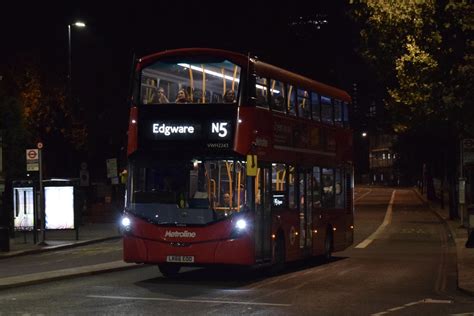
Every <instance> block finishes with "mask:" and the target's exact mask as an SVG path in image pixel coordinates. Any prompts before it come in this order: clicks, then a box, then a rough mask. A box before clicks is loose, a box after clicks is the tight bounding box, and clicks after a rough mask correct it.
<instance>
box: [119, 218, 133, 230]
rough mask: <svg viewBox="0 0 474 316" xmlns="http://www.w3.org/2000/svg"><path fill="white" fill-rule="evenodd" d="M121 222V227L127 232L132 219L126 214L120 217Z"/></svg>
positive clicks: (130, 226)
mask: <svg viewBox="0 0 474 316" xmlns="http://www.w3.org/2000/svg"><path fill="white" fill-rule="evenodd" d="M121 224H122V229H123V230H124V231H126V232H129V231H130V229H131V228H132V221H131V220H130V218H128V217H127V216H124V217H122V221H121Z"/></svg>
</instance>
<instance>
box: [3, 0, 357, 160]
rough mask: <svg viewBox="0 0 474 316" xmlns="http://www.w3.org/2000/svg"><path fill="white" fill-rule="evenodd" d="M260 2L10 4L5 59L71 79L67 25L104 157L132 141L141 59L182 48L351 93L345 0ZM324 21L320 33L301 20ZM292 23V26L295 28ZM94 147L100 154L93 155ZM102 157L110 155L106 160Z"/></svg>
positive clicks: (77, 87)
mask: <svg viewBox="0 0 474 316" xmlns="http://www.w3.org/2000/svg"><path fill="white" fill-rule="evenodd" d="M285 3H286V4H285V5H282V4H280V3H277V2H273V3H266V4H263V3H262V4H256V1H254V2H250V5H249V2H243V1H242V2H241V1H233V2H230V1H221V2H213V3H212V4H211V3H210V2H208V3H206V2H203V1H192V2H187V1H154V2H139V1H134V2H133V3H128V2H127V3H125V4H119V2H118V1H114V2H110V4H103V3H102V1H95V3H91V2H87V3H86V2H81V3H80V4H79V3H78V2H72V1H63V2H62V3H58V4H56V5H53V4H52V3H51V2H48V1H34V2H31V3H24V2H17V3H10V4H9V9H8V10H6V9H5V7H4V6H5V4H3V5H2V6H3V8H2V10H1V13H0V32H1V33H0V35H1V36H0V40H1V43H2V44H1V49H0V58H1V60H2V64H4V65H5V64H8V65H10V66H11V65H14V64H15V63H17V62H18V60H19V59H21V58H28V59H30V60H34V62H35V63H37V64H39V65H40V67H41V69H42V70H43V73H45V74H46V75H47V76H52V77H53V78H57V80H58V81H62V80H66V74H67V56H68V50H67V47H68V46H67V42H68V36H67V25H68V24H69V23H73V22H75V21H76V20H81V21H83V22H85V23H86V24H87V27H86V28H84V29H77V28H73V29H72V78H73V86H74V91H75V94H77V96H76V97H78V99H79V100H80V103H81V105H82V106H83V107H84V108H85V109H86V113H87V115H86V121H87V124H88V126H89V128H90V134H92V135H93V137H92V138H91V139H93V142H95V144H92V147H91V148H94V147H95V148H96V149H98V148H100V149H101V151H102V152H101V155H98V153H99V150H97V155H98V156H97V158H98V159H103V158H110V156H116V155H118V151H119V150H120V148H121V147H123V146H124V145H125V140H126V135H125V133H126V128H127V119H128V117H127V116H128V104H127V94H128V91H129V87H128V85H129V76H130V69H131V65H132V59H133V56H134V54H135V55H136V56H137V57H141V56H144V55H148V54H151V53H154V52H157V51H161V50H165V49H172V48H181V47H213V48H222V49H229V50H233V51H237V52H241V53H245V54H247V53H248V52H250V53H251V54H253V55H256V56H258V57H259V58H260V59H261V60H263V61H266V62H268V63H271V64H275V65H277V66H280V67H282V68H287V69H289V70H292V71H295V72H297V73H300V74H303V75H306V76H308V77H311V78H313V79H316V80H319V81H323V82H326V83H329V84H333V85H335V86H337V87H340V88H343V89H346V90H348V89H349V88H350V87H351V84H352V82H353V81H354V80H358V79H357V73H358V71H357V63H358V62H357V59H356V57H355V54H354V44H355V42H354V38H355V36H354V35H355V32H356V31H355V30H354V27H353V25H352V24H351V23H350V21H349V19H348V18H347V16H346V15H345V13H344V1H340V0H338V1H311V2H309V1H308V2H305V1H302V2H301V3H302V4H298V2H295V1H289V2H288V1H287V2H285ZM318 18H323V19H324V18H326V19H327V20H328V22H329V23H328V24H326V25H323V26H322V28H321V29H319V30H318V29H317V28H316V27H315V26H311V25H310V26H308V25H297V26H294V22H298V21H302V20H303V21H304V20H308V19H313V20H314V19H318ZM292 24H293V26H291V25H292ZM91 150H92V151H93V149H91ZM102 156H103V157H102Z"/></svg>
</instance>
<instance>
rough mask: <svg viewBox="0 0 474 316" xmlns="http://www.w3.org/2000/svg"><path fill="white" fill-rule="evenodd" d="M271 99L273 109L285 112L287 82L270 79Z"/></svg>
mask: <svg viewBox="0 0 474 316" xmlns="http://www.w3.org/2000/svg"><path fill="white" fill-rule="evenodd" d="M270 101H271V105H272V109H273V111H276V112H282V113H285V84H284V83H283V82H281V81H277V80H274V79H272V80H270Z"/></svg>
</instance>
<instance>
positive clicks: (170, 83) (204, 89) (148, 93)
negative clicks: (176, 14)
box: [140, 57, 241, 104]
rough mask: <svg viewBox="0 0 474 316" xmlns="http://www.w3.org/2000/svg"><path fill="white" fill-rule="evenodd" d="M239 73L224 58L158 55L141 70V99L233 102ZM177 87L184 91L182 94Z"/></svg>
mask: <svg viewBox="0 0 474 316" xmlns="http://www.w3.org/2000/svg"><path fill="white" fill-rule="evenodd" d="M240 73H241V67H239V66H238V65H236V64H234V63H232V62H230V61H228V60H212V59H210V58H209V57H205V58H202V59H199V58H193V59H192V60H189V59H184V58H183V59H176V58H173V59H169V60H167V59H162V60H160V61H157V62H155V63H153V64H151V65H149V66H147V67H145V68H144V69H143V70H142V73H141V91H140V95H141V101H142V103H143V104H159V103H236V102H237V96H238V91H239V82H240ZM180 90H183V92H184V97H182V98H181V96H182V95H181V96H180V95H179V93H180ZM183 92H181V93H183Z"/></svg>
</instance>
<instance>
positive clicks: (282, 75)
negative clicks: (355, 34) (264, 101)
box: [136, 48, 351, 102]
mask: <svg viewBox="0 0 474 316" xmlns="http://www.w3.org/2000/svg"><path fill="white" fill-rule="evenodd" d="M198 55H211V56H219V57H224V58H227V59H229V60H230V61H232V62H234V63H236V64H239V65H240V66H241V67H244V68H247V65H249V64H252V65H253V67H254V69H255V70H256V71H257V73H258V74H259V75H262V76H268V77H271V78H272V79H276V80H280V81H282V82H285V83H289V84H292V85H296V86H299V87H301V88H305V89H308V90H311V91H315V92H318V93H320V94H323V95H325V96H328V97H333V98H336V99H339V100H341V101H345V102H351V97H350V95H349V94H348V93H347V92H346V91H344V90H342V89H338V88H335V87H332V86H329V85H327V84H324V83H321V82H319V81H316V80H313V79H310V78H307V77H304V76H302V75H299V74H296V73H294V72H291V71H288V70H285V69H283V68H279V67H277V66H273V65H270V64H267V63H265V62H262V61H259V60H257V59H255V58H250V60H249V56H247V55H244V54H241V53H236V52H231V51H228V50H223V49H215V48H179V49H172V50H165V51H162V52H158V53H155V54H151V55H147V56H144V57H142V58H140V59H139V60H138V64H137V68H136V70H137V71H140V70H141V69H142V68H144V67H146V66H148V65H150V64H152V63H153V62H154V61H156V60H158V59H160V58H164V57H170V56H198Z"/></svg>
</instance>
